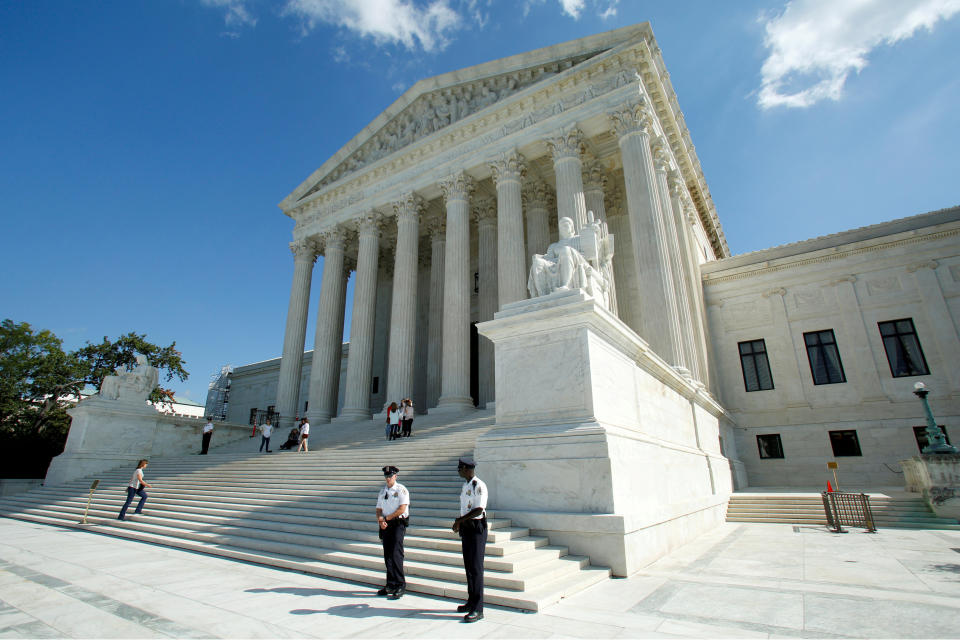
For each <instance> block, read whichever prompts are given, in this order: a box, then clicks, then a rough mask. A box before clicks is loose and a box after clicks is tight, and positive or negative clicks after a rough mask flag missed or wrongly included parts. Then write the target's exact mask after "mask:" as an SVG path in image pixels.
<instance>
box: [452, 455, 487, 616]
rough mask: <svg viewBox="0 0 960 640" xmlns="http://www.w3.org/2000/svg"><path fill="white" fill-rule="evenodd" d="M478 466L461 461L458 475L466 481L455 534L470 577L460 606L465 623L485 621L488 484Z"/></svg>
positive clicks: (462, 459) (471, 462)
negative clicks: (484, 562)
mask: <svg viewBox="0 0 960 640" xmlns="http://www.w3.org/2000/svg"><path fill="white" fill-rule="evenodd" d="M476 466H477V463H476V462H474V461H473V459H472V458H460V461H459V464H458V465H457V473H459V474H460V477H461V478H463V480H464V483H463V488H462V489H461V490H460V517H459V518H457V519H456V520H454V521H453V527H452V528H453V531H454V532H455V533H459V534H460V548H461V550H462V552H463V569H464V571H465V572H466V574H467V601H466V603H464V604H462V605H460V606H459V607H457V612H459V613H466V615H465V616H463V621H464V622H476V621H477V620H482V619H483V556H484V553H485V552H486V547H487V485H486V484H484V482H483V480H481V479H480V478H478V477H477V476H476V472H475V469H476Z"/></svg>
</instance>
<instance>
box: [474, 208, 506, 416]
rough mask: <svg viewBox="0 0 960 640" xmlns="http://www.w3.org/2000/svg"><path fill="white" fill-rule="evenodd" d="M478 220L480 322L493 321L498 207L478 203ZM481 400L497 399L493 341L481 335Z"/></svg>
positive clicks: (479, 346) (496, 270) (496, 271)
mask: <svg viewBox="0 0 960 640" xmlns="http://www.w3.org/2000/svg"><path fill="white" fill-rule="evenodd" d="M474 215H475V216H476V218H477V251H478V256H477V262H478V265H477V266H478V272H479V274H480V275H479V282H478V283H477V284H478V285H479V287H480V296H479V300H478V304H477V320H478V321H480V322H484V321H486V320H493V314H494V313H496V312H497V310H498V309H499V307H498V306H497V299H498V296H497V292H498V277H497V273H498V269H497V263H498V260H499V256H498V255H497V252H498V250H499V247H498V243H497V224H498V222H502V221H498V220H497V206H496V205H495V204H494V203H493V202H491V201H489V200H483V201H481V202H478V203H477V204H476V206H475V207H474ZM477 360H478V362H477V373H478V377H479V379H478V380H477V383H478V384H477V386H478V390H477V391H478V395H479V397H478V398H477V400H478V402H479V405H480V406H481V407H483V406H486V404H487V403H488V402H493V401H494V398H495V397H496V392H495V380H494V360H493V342H491V341H490V338H487V337H484V336H477Z"/></svg>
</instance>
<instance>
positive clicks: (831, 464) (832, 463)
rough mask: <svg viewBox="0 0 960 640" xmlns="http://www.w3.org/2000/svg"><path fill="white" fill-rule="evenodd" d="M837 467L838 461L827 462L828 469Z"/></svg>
mask: <svg viewBox="0 0 960 640" xmlns="http://www.w3.org/2000/svg"><path fill="white" fill-rule="evenodd" d="M837 468H838V466H837V463H836V462H828V463H827V469H837Z"/></svg>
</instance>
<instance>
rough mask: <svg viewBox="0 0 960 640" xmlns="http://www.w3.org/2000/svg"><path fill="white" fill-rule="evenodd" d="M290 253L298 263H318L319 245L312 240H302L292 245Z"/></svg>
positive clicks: (295, 241)
mask: <svg viewBox="0 0 960 640" xmlns="http://www.w3.org/2000/svg"><path fill="white" fill-rule="evenodd" d="M290 253H292V254H293V259H294V260H295V261H297V262H310V263H314V262H316V261H317V243H316V242H314V241H313V239H312V238H302V239H300V240H294V241H293V242H291V243H290Z"/></svg>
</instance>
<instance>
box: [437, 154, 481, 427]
mask: <svg viewBox="0 0 960 640" xmlns="http://www.w3.org/2000/svg"><path fill="white" fill-rule="evenodd" d="M440 190H441V192H442V193H443V198H444V201H445V202H446V205H447V246H446V256H445V258H444V278H443V280H444V282H443V358H442V366H441V371H442V376H441V380H440V400H439V402H438V403H437V408H438V409H441V410H450V411H466V410H468V409H472V408H473V398H471V396H470V290H471V282H470V280H471V278H470V196H471V194H472V193H473V191H474V182H473V178H471V177H470V176H469V175H467V173H466V172H463V171H461V172H460V173H457V174H455V175H453V176H450V178H448V179H447V180H444V181H443V182H441V183H440Z"/></svg>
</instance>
